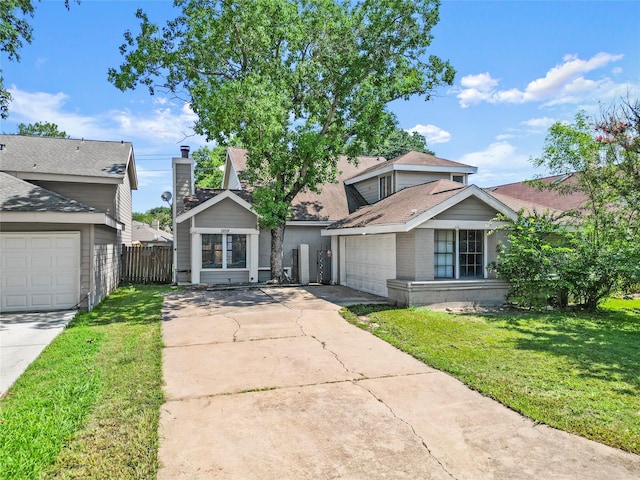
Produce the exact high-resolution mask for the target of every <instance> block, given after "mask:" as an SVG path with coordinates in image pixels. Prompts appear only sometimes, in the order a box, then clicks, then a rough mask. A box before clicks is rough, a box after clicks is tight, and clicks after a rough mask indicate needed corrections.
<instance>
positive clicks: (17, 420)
mask: <svg viewBox="0 0 640 480" xmlns="http://www.w3.org/2000/svg"><path fill="white" fill-rule="evenodd" d="M167 289H168V287H166V286H135V287H125V288H120V289H118V290H116V291H115V292H113V293H112V294H111V295H110V296H109V297H108V298H107V299H106V300H105V301H104V302H102V303H101V304H100V305H98V306H97V307H96V308H95V309H94V310H93V311H91V312H84V313H80V314H78V315H77V316H76V318H75V319H74V320H72V321H71V322H70V323H69V325H68V326H67V328H66V329H65V330H64V331H63V332H62V333H61V334H60V335H59V336H58V337H57V338H56V339H55V340H54V341H53V342H52V343H51V344H50V345H49V346H48V347H47V348H45V350H44V351H43V352H42V354H41V355H40V356H39V357H38V359H37V360H36V361H35V362H34V363H33V364H31V365H30V366H29V368H28V369H27V371H26V372H25V373H24V374H23V375H22V376H21V377H20V378H19V379H18V381H17V382H16V383H15V384H14V385H13V386H12V387H11V389H10V390H9V391H8V392H7V394H6V395H5V396H4V397H3V398H2V399H1V400H0V478H1V479H10V478H11V479H14V478H25V479H27V478H28V479H31V478H54V477H55V478H155V474H156V471H157V467H158V460H157V449H158V433H157V432H158V421H159V412H160V405H161V404H162V403H163V398H164V397H163V392H162V389H161V384H162V354H161V348H162V338H161V331H160V321H161V307H162V299H163V297H162V295H161V293H162V292H163V291H166V290H167Z"/></svg>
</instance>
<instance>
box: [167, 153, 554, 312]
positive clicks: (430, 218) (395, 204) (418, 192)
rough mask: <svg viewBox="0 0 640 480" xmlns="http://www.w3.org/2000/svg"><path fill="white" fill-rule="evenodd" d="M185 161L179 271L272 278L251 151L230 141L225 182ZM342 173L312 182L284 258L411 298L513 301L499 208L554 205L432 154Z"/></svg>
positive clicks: (414, 301)
mask: <svg viewBox="0 0 640 480" xmlns="http://www.w3.org/2000/svg"><path fill="white" fill-rule="evenodd" d="M182 153H183V155H182V158H175V159H174V160H173V169H174V199H175V200H174V218H175V228H174V241H175V249H176V253H177V254H176V256H175V265H174V267H175V268H174V270H175V272H176V280H177V281H178V282H181V283H182V282H185V283H192V284H200V283H205V284H220V283H254V282H262V281H264V280H268V279H269V269H270V267H269V261H270V260H269V258H270V257H269V256H270V234H269V232H268V231H264V230H261V229H260V227H259V217H258V215H257V214H256V213H255V212H254V211H253V209H252V206H251V190H252V188H251V185H248V184H247V182H246V181H245V179H244V177H243V172H244V171H245V170H246V163H247V162H246V151H244V150H242V149H238V148H229V149H228V151H227V159H226V164H225V169H224V179H223V185H222V187H223V188H222V189H200V188H195V187H194V185H193V160H192V159H190V158H188V149H187V148H183V150H182ZM338 170H339V174H338V178H337V181H336V182H335V183H330V184H325V185H322V187H321V193H320V194H315V193H312V192H308V191H305V192H301V193H300V194H299V195H298V196H297V197H296V198H295V199H294V201H293V202H292V203H293V205H292V207H293V214H292V217H291V218H290V220H289V221H288V222H287V227H286V230H285V241H284V243H285V248H284V259H283V260H284V265H285V266H286V267H288V268H289V269H291V270H292V274H293V275H294V277H295V276H296V272H297V273H298V275H297V277H298V280H299V281H301V282H303V283H304V282H305V281H311V282H315V281H318V282H323V283H324V282H326V283H334V284H341V285H346V286H349V287H352V288H354V289H357V290H361V291H365V292H370V293H374V294H377V295H381V296H384V297H388V298H390V299H392V300H394V301H395V302H397V303H398V304H401V305H420V304H423V305H424V304H434V303H444V302H447V303H450V302H464V303H472V304H476V303H490V304H495V303H502V302H503V301H504V299H505V296H506V293H507V290H508V285H506V284H505V283H504V282H502V281H499V280H497V279H495V278H492V275H491V273H490V272H489V270H488V268H487V267H488V265H489V263H490V262H492V261H495V260H496V253H495V252H496V246H497V242H498V241H499V240H500V238H502V237H501V234H500V233H497V234H495V235H492V236H488V235H487V233H488V232H489V231H490V230H492V229H493V228H495V227H496V226H497V223H496V222H495V221H494V219H495V217H496V216H497V214H498V213H500V214H503V215H505V216H507V217H509V218H512V219H515V218H516V217H517V211H518V210H520V209H521V208H524V209H526V210H528V211H533V210H537V211H544V210H545V207H544V206H542V205H540V204H535V203H533V202H528V201H523V200H519V199H515V198H513V197H509V196H507V195H502V194H499V193H497V194H493V193H491V192H488V191H485V190H483V189H480V188H478V187H476V186H474V185H469V184H468V180H469V175H472V174H473V173H476V171H477V168H476V167H472V166H469V165H464V164H461V163H458V162H453V161H450V160H445V159H441V158H438V157H435V156H433V155H428V154H425V153H418V152H410V153H407V154H406V155H403V156H401V157H398V158H396V159H393V160H390V161H386V160H385V159H383V158H373V157H364V158H360V159H359V161H358V162H357V165H354V164H351V163H349V162H347V160H346V158H342V159H340V161H339V163H338Z"/></svg>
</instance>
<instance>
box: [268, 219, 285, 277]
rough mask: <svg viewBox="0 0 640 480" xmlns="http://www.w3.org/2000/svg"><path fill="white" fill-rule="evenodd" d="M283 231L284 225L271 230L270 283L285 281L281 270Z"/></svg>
mask: <svg viewBox="0 0 640 480" xmlns="http://www.w3.org/2000/svg"><path fill="white" fill-rule="evenodd" d="M284 229H285V224H284V223H282V224H281V225H278V226H277V227H274V228H272V229H271V281H272V282H274V283H285V281H286V278H285V276H284V268H283V257H284Z"/></svg>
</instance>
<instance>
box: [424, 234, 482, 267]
mask: <svg viewBox="0 0 640 480" xmlns="http://www.w3.org/2000/svg"><path fill="white" fill-rule="evenodd" d="M434 244H435V245H434V259H433V264H434V276H435V278H484V252H483V250H484V231H483V230H459V231H456V230H436V231H435V235H434ZM456 259H457V263H456Z"/></svg>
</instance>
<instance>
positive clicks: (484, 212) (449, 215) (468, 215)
mask: <svg viewBox="0 0 640 480" xmlns="http://www.w3.org/2000/svg"><path fill="white" fill-rule="evenodd" d="M497 213H498V212H497V211H496V210H494V209H493V208H492V207H490V206H489V205H487V204H486V203H484V202H483V201H481V200H479V199H477V198H475V197H470V198H467V199H465V200H463V201H462V202H460V203H458V204H457V205H454V206H453V207H451V208H449V209H448V210H447V211H445V212H442V213H441V214H440V215H436V216H435V217H434V219H435V220H480V221H489V220H491V219H492V218H494V217H495V216H496V215H497Z"/></svg>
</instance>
